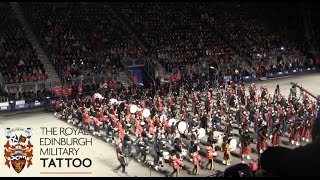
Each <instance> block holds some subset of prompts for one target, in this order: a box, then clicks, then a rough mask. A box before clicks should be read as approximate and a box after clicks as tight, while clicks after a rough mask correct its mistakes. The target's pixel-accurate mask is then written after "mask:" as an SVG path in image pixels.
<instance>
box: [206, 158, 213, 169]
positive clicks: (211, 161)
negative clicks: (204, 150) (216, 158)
mask: <svg viewBox="0 0 320 180" xmlns="http://www.w3.org/2000/svg"><path fill="white" fill-rule="evenodd" d="M208 165H210V169H211V170H213V159H211V160H210V159H208V163H207V165H206V168H208Z"/></svg>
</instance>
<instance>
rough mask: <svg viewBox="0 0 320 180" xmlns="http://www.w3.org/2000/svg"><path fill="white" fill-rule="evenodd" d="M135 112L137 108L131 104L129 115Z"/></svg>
mask: <svg viewBox="0 0 320 180" xmlns="http://www.w3.org/2000/svg"><path fill="white" fill-rule="evenodd" d="M137 110H138V107H137V106H136V105H134V104H131V105H130V113H131V114H134V113H136V112H137Z"/></svg>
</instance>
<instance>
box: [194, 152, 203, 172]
mask: <svg viewBox="0 0 320 180" xmlns="http://www.w3.org/2000/svg"><path fill="white" fill-rule="evenodd" d="M192 162H193V165H194V168H193V170H192V173H193V174H195V175H199V169H200V164H201V156H200V155H199V153H198V152H197V151H196V152H194V153H193V159H192Z"/></svg>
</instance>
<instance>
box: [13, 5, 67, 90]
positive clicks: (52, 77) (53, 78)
mask: <svg viewBox="0 0 320 180" xmlns="http://www.w3.org/2000/svg"><path fill="white" fill-rule="evenodd" d="M10 5H11V7H12V10H13V13H14V14H15V15H16V17H17V19H18V20H19V21H20V23H21V25H22V27H23V28H24V30H25V32H26V34H27V38H28V39H29V41H30V42H31V44H32V46H33V48H34V49H35V50H36V51H37V53H38V57H39V59H40V61H41V62H42V64H43V65H44V67H45V69H46V72H47V74H48V75H49V78H48V80H47V82H48V84H51V86H48V87H47V88H50V87H52V88H53V87H54V86H56V85H57V86H61V85H62V83H61V79H60V77H59V76H58V74H57V72H56V71H55V69H54V67H53V65H52V64H51V62H50V61H49V58H48V56H47V54H46V53H45V52H44V50H43V48H42V47H41V45H40V43H39V41H38V40H37V38H36V36H35V34H34V33H33V31H32V30H31V27H30V25H29V24H28V22H27V21H26V19H25V18H24V16H23V13H22V11H21V9H20V5H19V4H18V3H17V2H10Z"/></svg>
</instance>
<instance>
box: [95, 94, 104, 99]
mask: <svg viewBox="0 0 320 180" xmlns="http://www.w3.org/2000/svg"><path fill="white" fill-rule="evenodd" d="M93 97H94V98H95V99H97V98H98V99H103V96H102V95H101V94H99V93H95V94H94V95H93Z"/></svg>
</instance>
